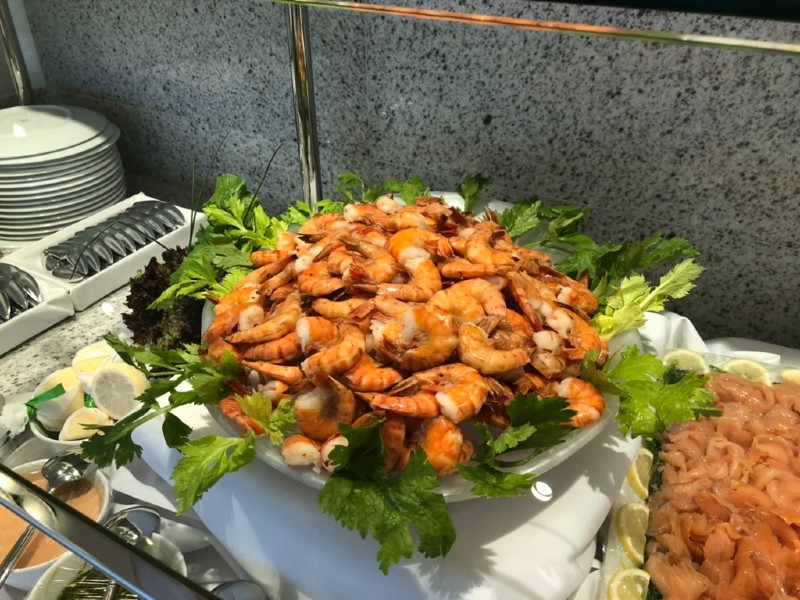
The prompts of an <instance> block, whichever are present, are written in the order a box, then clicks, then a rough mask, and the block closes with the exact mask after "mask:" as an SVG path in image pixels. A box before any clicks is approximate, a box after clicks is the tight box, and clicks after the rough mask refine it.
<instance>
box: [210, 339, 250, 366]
mask: <svg viewBox="0 0 800 600" xmlns="http://www.w3.org/2000/svg"><path fill="white" fill-rule="evenodd" d="M226 352H230V353H231V354H232V355H233V357H234V358H235V359H236V360H241V358H242V356H241V354H240V352H239V350H237V348H236V346H234V345H233V344H229V343H228V342H226V341H225V340H223V339H222V338H220V339H218V340H216V341H214V342H211V343H210V344H209V345H208V353H207V356H208V358H209V359H210V360H213V361H214V362H215V363H219V362H220V361H221V360H222V357H223V355H224V354H225V353H226Z"/></svg>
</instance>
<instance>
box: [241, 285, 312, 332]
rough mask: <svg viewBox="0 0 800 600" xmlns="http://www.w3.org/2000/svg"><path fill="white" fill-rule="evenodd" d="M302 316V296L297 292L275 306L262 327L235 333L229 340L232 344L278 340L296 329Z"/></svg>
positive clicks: (258, 326) (257, 326) (266, 316)
mask: <svg viewBox="0 0 800 600" xmlns="http://www.w3.org/2000/svg"><path fill="white" fill-rule="evenodd" d="M302 314H303V309H302V307H301V305H300V294H298V293H297V292H295V293H293V294H291V295H290V296H289V297H288V298H286V300H284V301H283V302H280V303H278V304H275V305H273V307H272V309H271V310H270V312H269V313H268V314H267V315H265V317H264V321H263V322H262V323H261V324H260V325H256V326H255V327H253V328H252V329H248V330H247V331H239V332H237V333H234V334H233V335H231V336H229V337H228V338H227V339H228V341H229V342H231V343H232V344H239V343H246V344H254V343H258V342H269V341H271V340H277V339H278V338H281V337H283V336H284V335H286V334H287V333H289V332H290V331H292V330H293V329H294V327H295V325H296V324H297V320H298V319H299V318H300V316H301V315H302Z"/></svg>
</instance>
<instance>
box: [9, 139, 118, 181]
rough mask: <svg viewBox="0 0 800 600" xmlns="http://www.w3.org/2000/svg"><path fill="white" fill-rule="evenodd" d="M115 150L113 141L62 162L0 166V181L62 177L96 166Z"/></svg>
mask: <svg viewBox="0 0 800 600" xmlns="http://www.w3.org/2000/svg"><path fill="white" fill-rule="evenodd" d="M115 149H116V145H115V144H114V140H110V141H108V142H106V143H105V144H101V145H100V146H97V147H94V148H92V149H91V150H90V151H89V152H86V153H83V154H80V155H78V156H73V157H68V158H66V159H63V160H57V161H52V162H48V163H42V164H40V165H30V164H24V165H18V166H14V167H3V166H2V165H0V181H3V182H4V183H7V182H12V183H13V182H15V181H19V180H38V179H40V178H46V177H62V176H64V175H65V174H67V173H70V172H73V171H74V170H76V169H83V168H86V167H90V166H92V165H96V164H97V163H99V162H101V161H104V160H106V159H107V157H108V155H109V154H110V153H112V152H114V150H115Z"/></svg>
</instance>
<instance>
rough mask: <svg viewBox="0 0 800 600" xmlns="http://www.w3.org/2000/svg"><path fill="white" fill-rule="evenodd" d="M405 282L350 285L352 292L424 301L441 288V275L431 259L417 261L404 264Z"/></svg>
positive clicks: (410, 300)
mask: <svg viewBox="0 0 800 600" xmlns="http://www.w3.org/2000/svg"><path fill="white" fill-rule="evenodd" d="M405 271H406V272H407V273H408V275H409V281H408V282H407V283H380V284H378V285H372V284H356V285H352V286H350V287H351V289H352V290H353V291H354V292H371V293H373V294H377V295H379V296H390V297H392V298H397V299H398V300H406V301H409V302H426V301H428V300H429V299H430V298H431V296H433V295H434V294H435V293H436V292H438V291H439V290H441V289H442V277H441V275H439V270H438V269H437V268H436V265H435V264H434V263H433V261H431V260H423V261H419V262H418V263H417V264H416V265H414V266H413V267H411V266H408V265H407V266H406V267H405Z"/></svg>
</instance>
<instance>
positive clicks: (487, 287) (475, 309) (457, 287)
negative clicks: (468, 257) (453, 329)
mask: <svg viewBox="0 0 800 600" xmlns="http://www.w3.org/2000/svg"><path fill="white" fill-rule="evenodd" d="M429 303H430V304H432V305H433V306H436V307H438V308H441V309H442V310H444V311H447V312H449V313H450V314H453V315H457V316H460V317H463V318H464V319H466V320H467V321H470V322H474V321H476V320H478V319H480V318H481V317H483V316H484V315H498V316H502V317H504V316H505V314H506V301H505V299H504V298H503V294H502V292H500V290H498V289H497V288H496V287H494V286H493V285H492V284H491V283H489V282H488V281H486V280H485V279H467V280H465V281H459V282H458V283H454V284H453V285H451V286H450V287H449V288H447V289H446V290H442V291H440V292H436V293H435V294H434V295H433V296H432V297H431V299H430V301H429Z"/></svg>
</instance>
